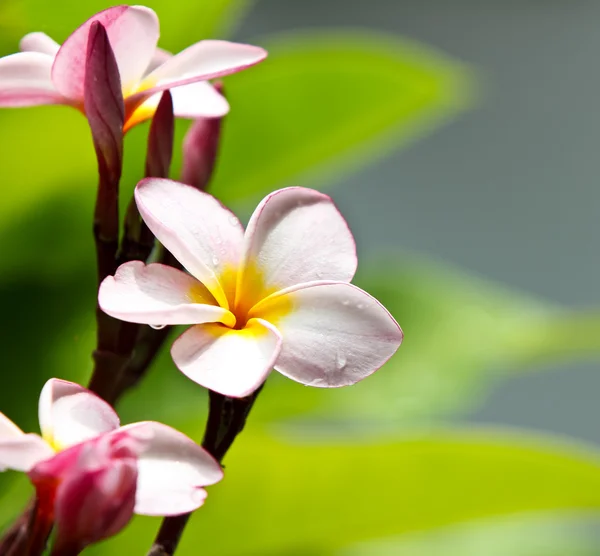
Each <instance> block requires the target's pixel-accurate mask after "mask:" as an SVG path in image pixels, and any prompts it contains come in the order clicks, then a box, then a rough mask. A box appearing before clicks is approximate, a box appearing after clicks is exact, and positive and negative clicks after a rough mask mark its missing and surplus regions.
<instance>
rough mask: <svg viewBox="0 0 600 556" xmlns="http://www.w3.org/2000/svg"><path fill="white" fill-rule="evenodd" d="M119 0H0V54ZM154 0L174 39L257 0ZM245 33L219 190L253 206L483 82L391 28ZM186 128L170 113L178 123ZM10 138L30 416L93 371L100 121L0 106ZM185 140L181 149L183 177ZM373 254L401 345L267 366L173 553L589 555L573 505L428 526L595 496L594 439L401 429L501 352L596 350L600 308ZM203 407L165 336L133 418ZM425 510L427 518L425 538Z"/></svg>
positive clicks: (417, 131)
mask: <svg viewBox="0 0 600 556" xmlns="http://www.w3.org/2000/svg"><path fill="white" fill-rule="evenodd" d="M108 5H109V4H108V3H107V2H105V1H102V0H93V1H91V2H77V1H75V0H59V2H58V6H59V7H58V8H57V5H56V4H50V3H47V2H42V1H41V0H7V2H5V3H2V5H0V31H2V32H1V33H0V53H1V54H6V53H9V52H12V51H14V50H15V47H16V44H17V41H18V38H19V37H20V36H22V35H23V34H24V33H26V32H28V31H32V30H41V31H45V32H47V33H49V34H51V35H52V36H54V37H55V38H56V39H57V40H63V39H64V38H65V37H66V36H67V35H68V33H69V32H70V31H71V30H72V29H73V28H74V26H76V25H77V24H78V23H80V22H81V21H83V20H84V19H85V18H86V17H88V16H89V15H90V14H92V13H93V12H95V11H98V10H100V9H102V8H105V7H107V6H108ZM148 5H149V6H150V7H152V8H153V9H155V10H156V11H157V12H158V14H159V16H160V20H161V30H162V37H161V41H160V45H161V46H163V47H165V48H167V49H169V50H173V51H178V50H180V49H181V48H183V47H185V46H186V45H188V44H191V43H192V42H195V41H196V40H199V39H201V38H206V37H219V38H226V36H225V35H224V33H225V31H232V30H233V29H234V26H235V24H236V22H238V21H239V20H240V17H241V15H242V14H243V11H244V10H245V9H247V8H248V7H250V5H251V2H246V1H242V0H203V1H201V2H192V1H186V2H183V1H182V2H173V1H167V0H154V1H150V2H148ZM254 43H255V44H259V45H261V46H264V47H266V48H267V49H268V50H269V51H270V57H269V59H268V61H267V62H265V63H264V64H263V65H261V66H259V67H257V68H254V69H253V70H251V71H248V72H246V73H243V74H240V75H237V76H232V77H228V78H226V79H225V80H224V85H225V91H226V95H227V98H228V99H229V101H230V102H231V105H232V112H231V114H230V115H229V116H228V117H227V118H226V120H225V125H224V129H223V138H224V142H223V145H222V151H221V154H222V156H221V158H220V160H219V163H218V172H217V176H216V180H215V182H214V184H213V186H214V188H213V189H212V191H213V192H214V193H216V194H217V195H218V196H219V197H220V198H221V199H222V200H224V201H226V202H227V203H232V204H234V206H235V207H236V208H240V209H241V210H242V212H246V213H247V210H248V205H246V204H245V202H246V201H250V200H256V199H257V198H259V197H260V195H262V194H264V193H266V192H268V191H270V190H272V189H274V188H276V187H280V186H286V185H294V184H298V183H301V184H302V185H307V186H315V187H318V188H322V187H325V186H329V185H330V184H332V183H335V182H339V181H340V178H341V177H342V176H343V175H345V174H347V173H348V172H350V171H354V170H357V169H358V168H360V167H361V166H362V165H364V164H366V163H369V162H372V161H374V160H376V159H377V158H378V157H380V156H382V155H383V154H385V153H387V152H389V151H391V150H392V149H393V148H397V147H398V145H399V144H402V143H405V142H407V141H410V140H414V139H417V138H421V137H422V136H423V135H425V134H426V132H429V131H432V130H433V129H434V128H435V126H436V125H437V124H439V123H442V122H443V121H444V119H445V118H448V117H450V116H453V115H455V114H456V113H457V112H458V111H459V110H460V109H463V108H465V107H467V106H469V105H470V103H471V102H472V101H473V94H472V90H471V82H472V77H471V72H470V71H469V70H468V68H465V67H463V66H462V65H461V64H460V63H458V62H456V61H454V60H451V59H448V58H446V57H445V56H444V55H442V54H441V53H438V52H434V51H431V50H430V49H429V48H427V47H426V46H424V45H420V44H416V43H413V42H408V41H405V40H402V39H400V38H398V37H380V36H377V35H375V34H371V33H365V32H355V31H343V32H340V31H337V30H336V31H335V32H334V31H329V30H325V31H319V32H315V31H309V30H305V31H299V32H295V33H293V34H289V35H281V36H277V37H266V38H264V40H261V39H257V40H255V41H254ZM186 128H187V124H186V123H179V124H178V129H177V137H176V144H179V145H180V144H181V138H182V137H183V133H184V131H185V129H186ZM146 132H147V127H144V126H142V127H141V128H139V129H134V130H133V131H132V132H131V133H130V134H129V135H128V137H127V140H126V145H125V158H126V161H125V172H124V178H123V190H124V198H123V200H122V201H123V206H125V205H126V203H127V202H128V200H129V197H130V193H131V191H132V190H133V185H134V184H135V183H136V182H137V181H138V179H139V178H140V177H142V173H143V159H144V156H143V154H144V149H145V136H146ZM0 152H2V165H1V168H0V177H1V178H2V183H3V196H2V202H1V203H0V246H1V250H0V253H1V256H2V266H1V267H0V268H1V270H2V272H1V273H0V306H2V310H3V315H4V316H5V317H4V318H5V319H8V317H7V315H10V326H6V327H3V336H2V344H1V345H2V369H3V371H2V375H1V378H2V384H3V388H2V390H1V391H0V409H1V410H2V411H3V412H4V413H6V414H7V415H8V416H9V417H10V418H11V419H13V420H14V421H16V422H18V423H19V424H20V425H21V426H22V428H23V429H25V430H32V429H33V428H34V426H35V420H36V418H35V415H34V414H33V413H32V412H31V411H30V407H31V405H32V403H35V399H36V398H37V392H38V391H39V389H40V388H41V386H42V384H43V383H44V382H45V380H46V379H47V378H49V377H50V376H59V377H61V378H64V379H68V380H75V381H79V382H82V383H85V382H86V380H87V379H88V377H89V372H90V368H91V360H90V352H91V350H92V348H93V345H94V328H93V326H94V320H93V312H92V306H93V304H94V302H95V297H96V296H95V293H96V292H95V283H94V276H95V270H94V256H93V248H92V237H91V230H90V228H91V225H90V221H91V214H92V205H93V198H94V187H95V183H96V175H95V172H96V170H95V169H96V164H95V158H94V153H93V147H92V144H91V141H90V140H89V131H88V129H87V123H86V122H85V120H84V119H83V118H82V117H81V116H80V115H79V114H77V113H76V112H75V111H73V110H69V109H68V108H63V107H42V108H36V109H27V110H3V111H0ZM180 159H181V153H180V152H177V151H176V153H175V169H176V171H175V173H174V174H173V177H176V176H177V168H178V167H179V166H180ZM400 183H401V180H399V184H400ZM399 186H400V185H399ZM338 191H339V192H340V194H343V189H342V188H341V186H340V188H339V189H338ZM334 197H335V192H334ZM350 224H351V223H350ZM390 226H393V223H390ZM362 255H365V254H364V253H361V252H360V251H359V258H360V261H361V262H360V267H359V275H358V279H357V284H358V285H360V286H361V287H363V288H365V289H367V290H368V291H370V292H372V293H373V294H374V295H375V296H377V297H378V298H379V299H380V300H381V301H382V303H384V305H386V306H387V307H389V308H390V310H391V312H392V313H393V314H394V316H395V317H396V318H397V320H398V321H399V323H400V324H401V326H402V327H403V329H404V331H405V334H406V341H405V344H404V346H403V347H402V348H401V350H400V352H399V353H398V354H397V355H396V356H395V357H394V358H393V359H392V360H391V361H390V363H389V364H388V365H387V366H386V367H384V369H382V370H381V371H380V372H379V373H378V374H376V375H375V376H374V377H372V378H371V379H369V380H367V381H365V382H364V383H362V384H360V385H358V386H355V387H352V388H349V389H346V390H337V391H326V392H324V391H319V390H316V389H305V388H302V387H301V386H299V385H297V384H294V383H291V382H290V381H285V380H283V379H279V377H277V376H273V377H271V378H270V379H269V383H268V385H267V387H266V388H265V390H264V392H263V393H262V394H261V396H260V398H259V401H258V403H257V405H256V408H255V410H253V413H252V416H251V419H250V421H249V425H248V428H247V430H246V431H245V432H244V434H243V435H241V437H240V439H239V440H238V442H236V445H235V446H234V448H233V450H232V452H231V454H230V456H228V457H227V459H226V465H227V473H228V474H227V476H226V479H225V480H224V481H223V483H222V484H221V485H219V486H218V487H216V488H213V489H212V490H211V496H210V501H209V503H208V504H207V505H206V507H205V508H204V509H203V510H202V511H201V512H199V513H198V515H196V516H195V517H194V518H193V520H192V523H191V526H190V527H189V528H188V529H187V531H186V533H185V535H184V541H183V544H182V547H181V550H180V551H179V552H178V554H182V555H185V554H188V555H190V556H191V555H194V554H197V553H198V550H199V548H198V547H202V554H205V555H206V556H211V555H213V554H214V555H217V554H218V555H220V556H228V555H231V556H234V555H239V554H244V555H249V556H251V555H253V554H256V555H257V556H258V555H261V556H265V555H267V556H270V555H273V556H275V555H288V556H299V555H302V556H332V555H335V556H362V555H363V554H369V555H374V556H388V554H399V555H403V554H410V555H411V556H413V555H414V556H438V554H444V556H446V555H450V556H453V555H454V553H456V554H457V555H458V554H460V555H461V556H463V555H464V556H471V554H473V556H475V554H480V553H482V551H481V550H478V549H477V547H478V546H479V545H478V544H477V543H479V542H481V543H482V544H484V545H485V546H486V549H485V551H484V552H485V554H490V555H491V556H496V553H494V552H488V550H487V547H488V546H493V547H496V548H498V547H499V546H500V545H499V544H498V539H502V540H503V541H505V544H504V545H503V547H504V548H503V551H500V549H499V548H498V551H497V554H498V556H500V554H502V556H505V555H506V556H508V555H509V554H510V555H511V556H512V555H516V556H559V555H562V554H569V555H576V556H588V555H589V554H591V553H592V552H591V550H588V548H589V546H591V545H592V544H593V543H592V541H590V542H589V543H588V542H587V537H585V536H584V535H583V534H580V533H579V532H576V533H574V532H573V531H578V530H577V529H576V527H577V525H576V524H577V523H578V521H576V520H575V519H573V520H572V521H562V520H561V521H560V523H561V524H564V527H563V526H562V525H561V526H560V527H559V526H558V525H557V524H558V523H559V522H558V521H556V520H555V519H538V518H535V517H534V518H532V520H525V521H521V518H519V517H517V518H515V520H516V521H515V523H516V524H512V525H511V524H508V525H507V524H503V523H500V524H495V523H492V522H490V523H491V524H490V523H484V525H483V526H482V527H481V528H480V526H479V523H478V522H473V523H472V524H470V525H468V526H467V525H464V526H461V528H460V529H459V528H457V529H444V530H437V528H439V527H440V526H447V525H451V524H456V523H460V522H464V521H467V520H471V519H474V518H487V517H491V516H496V515H505V514H518V513H519V512H526V511H527V512H529V511H537V510H565V509H567V510H571V509H586V510H588V509H598V508H600V463H599V462H600V459H599V457H600V456H598V455H597V454H596V453H592V451H591V450H590V449H588V448H581V447H578V446H573V445H571V444H570V443H568V442H557V441H554V440H552V439H548V440H543V439H536V438H535V437H534V436H531V435H523V434H521V433H508V432H504V433H502V434H500V433H496V432H493V431H488V430H482V431H477V432H472V431H465V432H461V431H458V432H452V431H449V430H440V431H438V432H435V431H433V432H432V431H423V430H422V429H417V431H416V432H413V433H412V435H410V436H408V437H407V436H406V434H407V433H406V429H407V428H409V427H411V426H413V425H416V424H419V425H423V423H425V422H428V421H430V420H431V419H433V418H436V417H439V416H440V415H441V416H445V415H448V414H451V413H452V412H454V411H458V410H461V409H464V408H465V407H468V406H469V405H473V404H476V403H477V402H478V401H479V399H480V396H479V395H478V394H479V393H480V392H482V391H484V389H485V387H486V386H489V385H490V384H491V381H490V378H491V377H492V376H496V374H495V373H494V374H492V373H493V372H494V371H497V370H504V369H514V370H515V371H520V370H522V369H526V368H527V365H528V364H529V363H530V362H533V361H545V360H548V359H550V358H555V357H557V356H581V355H583V354H589V353H594V354H596V355H597V353H598V351H599V347H598V345H597V343H598V342H597V339H596V338H598V337H600V330H599V328H600V327H599V325H598V323H597V319H596V318H595V317H594V315H593V314H590V316H580V315H565V314H563V312H562V311H561V310H560V309H559V308H555V307H553V306H550V305H549V304H547V303H545V302H543V301H540V300H533V299H530V298H528V297H527V296H524V295H521V294H518V293H514V292H511V291H507V290H505V289H503V288H500V287H499V286H497V285H494V284H491V283H485V282H483V281H480V280H478V279H474V278H472V277H469V276H467V275H465V274H463V273H461V272H457V271H454V270H449V269H447V268H445V267H443V266H441V265H437V264H436V265H432V264H430V263H425V262H423V261H422V260H421V259H419V258H415V257H407V256H406V255H401V254H399V253H387V254H386V257H385V259H380V261H383V262H379V263H374V261H375V260H376V258H375V257H371V261H370V262H369V261H368V260H365V257H364V256H362ZM15 392H18V395H15ZM205 406H206V400H205V395H204V393H203V392H202V391H201V389H200V388H197V387H195V386H193V385H191V383H190V382H189V381H188V380H187V379H186V378H185V377H183V376H181V375H179V374H178V373H176V372H175V370H174V368H173V364H172V362H171V360H170V358H169V356H168V354H167V353H163V355H162V356H161V358H160V360H159V362H158V364H157V365H156V366H155V367H154V368H153V370H152V372H151V373H150V374H149V376H148V377H147V379H146V380H145V381H144V382H143V383H142V384H141V386H140V387H139V388H138V389H137V390H136V391H134V392H132V393H131V394H129V395H128V396H127V397H126V398H125V399H124V400H123V404H122V405H121V406H120V407H119V413H120V414H121V415H122V417H123V421H125V422H131V421H136V420H142V419H153V420H162V421H165V422H166V423H168V424H170V425H173V426H176V427H177V428H180V429H181V430H182V431H183V432H185V433H186V434H188V435H190V436H191V437H192V438H194V439H200V438H201V435H202V430H203V423H204V419H205V416H206V409H205ZM399 428H402V429H404V430H403V433H402V434H403V435H404V436H398V429H399ZM28 494H29V490H28V486H27V484H26V482H24V481H20V480H18V479H16V477H15V476H14V475H11V474H8V473H5V474H4V475H3V476H1V477H0V527H3V526H4V525H6V524H7V523H8V522H9V521H10V519H11V518H12V517H13V516H14V515H15V513H16V512H17V511H18V510H19V504H20V503H21V502H20V501H23V503H24V501H25V500H26V498H27V496H28ZM17 501H19V503H17ZM157 527H158V520H155V519H151V518H137V519H136V520H135V521H134V523H133V524H132V525H131V526H130V527H128V528H127V530H126V531H125V532H124V533H123V534H122V535H120V536H119V537H118V538H116V539H114V540H112V541H108V542H107V543H104V544H102V545H99V546H97V547H93V548H91V549H89V551H88V552H87V553H89V554H96V555H103V554H106V555H108V554H115V553H116V554H121V553H128V552H130V553H132V554H133V553H135V554H142V553H144V549H146V548H147V547H148V546H149V544H150V539H151V538H152V536H153V534H154V532H155V530H156V528H157ZM417 530H418V531H424V532H423V533H420V535H419V536H418V537H417V536H414V531H417ZM233 531H235V534H231V532H233ZM428 531H433V532H431V533H428ZM404 533H410V534H409V535H403V534H404ZM380 539H383V540H380ZM508 539H514V542H513V543H512V544H511V542H510V541H509V540H508ZM532 539H545V540H548V539H555V542H543V543H540V544H539V545H536V544H535V540H532ZM367 542H368V543H369V544H365V543H367ZM372 543H375V544H372ZM440 545H441V546H442V547H443V548H442V549H440ZM446 549H447V550H446ZM453 551H454V552H453Z"/></svg>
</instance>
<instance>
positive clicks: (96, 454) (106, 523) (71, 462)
mask: <svg viewBox="0 0 600 556" xmlns="http://www.w3.org/2000/svg"><path fill="white" fill-rule="evenodd" d="M137 450H138V447H137V446H136V440H135V439H131V438H128V437H127V436H125V435H123V436H122V437H120V438H118V437H116V438H115V437H112V438H107V437H106V436H103V437H99V438H98V439H97V440H96V441H92V442H85V443H83V444H79V445H76V446H73V447H72V448H71V449H68V450H65V451H64V452H61V453H60V454H58V455H57V456H56V457H54V458H53V459H52V460H50V461H48V462H44V463H42V464H39V465H38V466H36V468H35V469H34V470H32V472H31V473H30V475H31V477H32V479H33V480H34V483H35V484H36V487H37V488H38V491H39V490H40V489H46V491H47V488H48V485H52V484H54V485H55V490H54V518H55V523H56V530H57V533H56V540H55V544H54V552H55V553H57V554H63V553H64V554H70V553H79V552H80V551H81V550H83V549H84V548H85V547H86V546H87V545H89V544H92V543H95V542H98V541H100V540H102V539H105V538H107V537H110V536H112V535H115V534H117V533H118V532H119V531H121V529H123V527H125V525H127V523H128V522H129V520H130V519H131V516H132V515H133V510H134V506H135V494H136V484H137V459H136V458H137Z"/></svg>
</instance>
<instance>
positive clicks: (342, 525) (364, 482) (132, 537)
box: [89, 427, 600, 556]
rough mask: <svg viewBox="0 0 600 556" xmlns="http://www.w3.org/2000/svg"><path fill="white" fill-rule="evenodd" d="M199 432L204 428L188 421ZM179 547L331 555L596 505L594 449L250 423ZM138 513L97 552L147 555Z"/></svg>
mask: <svg viewBox="0 0 600 556" xmlns="http://www.w3.org/2000/svg"><path fill="white" fill-rule="evenodd" d="M183 430H185V431H186V432H187V433H188V434H192V435H193V436H196V437H197V434H198V430H197V428H190V427H184V428H183ZM226 464H227V473H226V477H225V479H224V481H223V483H222V484H220V485H218V486H216V487H214V488H211V489H210V493H209V498H208V502H207V504H206V506H205V507H204V508H203V509H202V510H201V511H199V512H197V514H196V515H195V517H194V518H193V519H192V521H191V523H190V524H189V526H188V528H187V529H186V533H185V535H184V538H183V543H182V546H181V549H180V550H178V554H180V555H181V556H185V555H186V554H187V555H190V556H192V555H196V554H198V547H202V554H203V555H204V556H217V555H219V556H234V555H235V556H239V555H240V554H244V555H245V556H250V555H256V556H258V555H262V556H264V555H265V554H273V555H275V554H277V555H280V554H309V555H316V554H318V555H331V554H332V553H334V552H335V551H336V549H340V548H342V547H344V546H348V545H350V544H353V543H355V542H359V541H362V540H368V539H375V538H381V537H384V536H391V535H398V534H402V533H407V532H411V531H418V530H426V529H432V528H436V527H440V526H443V525H449V524H453V523H460V522H463V521H466V520H470V519H475V518H482V517H488V516H495V515H508V514H512V513H515V512H525V511H533V510H559V509H561V510H571V509H598V508H600V458H599V457H598V454H596V453H592V452H590V451H589V450H588V449H587V448H581V447H578V446H573V445H569V444H565V443H562V442H556V441H548V440H542V439H539V438H536V437H531V436H526V435H524V434H519V435H515V434H512V435H511V434H506V433H498V432H495V431H492V430H485V429H484V430H481V431H479V432H470V433H459V432H454V433H450V432H439V433H431V434H424V435H419V436H414V437H412V438H407V439H405V440H402V441H389V440H386V439H385V438H373V439H372V440H371V443H370V444H369V445H366V446H365V445H362V446H360V445H352V444H347V443H343V442H337V443H333V444H314V443H308V442H307V443H301V444H293V443H289V442H284V441H282V440H275V439H273V438H271V437H269V436H268V435H265V434H261V433H260V432H259V431H257V430H256V427H249V428H248V430H247V432H246V431H245V432H244V433H243V434H242V436H241V437H240V439H239V441H238V442H236V445H235V447H234V449H233V451H232V453H231V455H230V456H228V458H227V460H226ZM157 526H158V520H156V519H138V520H136V521H135V522H134V523H133V524H132V525H131V526H130V527H129V528H128V529H127V530H126V531H125V533H124V534H123V535H121V536H119V537H117V538H116V539H114V540H113V541H110V542H107V543H106V544H105V545H103V546H102V547H97V548H95V549H93V550H90V551H89V554H128V553H131V554H143V553H144V549H147V547H148V546H149V545H150V543H151V539H152V538H153V535H154V533H155V531H156V528H157Z"/></svg>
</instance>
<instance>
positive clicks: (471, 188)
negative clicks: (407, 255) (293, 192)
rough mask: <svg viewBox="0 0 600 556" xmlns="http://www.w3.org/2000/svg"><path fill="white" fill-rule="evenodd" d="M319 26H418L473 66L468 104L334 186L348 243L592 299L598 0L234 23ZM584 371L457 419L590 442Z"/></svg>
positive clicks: (405, 30)
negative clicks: (352, 239) (477, 87)
mask: <svg viewBox="0 0 600 556" xmlns="http://www.w3.org/2000/svg"><path fill="white" fill-rule="evenodd" d="M321 26H322V27H331V26H335V27H339V26H351V27H367V28H374V29H380V30H383V31H386V32H392V33H398V34H400V35H403V36H405V37H409V38H412V39H416V40H418V41H422V42H424V43H426V44H428V45H431V46H433V47H436V48H438V49H440V50H442V51H444V52H445V53H447V54H448V55H450V56H452V57H454V58H457V59H459V60H462V61H464V62H466V63H467V64H469V65H471V66H473V67H474V68H475V69H476V70H477V72H478V74H479V78H480V81H481V86H482V99H481V101H480V104H479V106H478V107H477V108H476V109H475V110H473V111H471V112H468V113H466V114H464V115H462V116H461V117H459V118H458V119H457V120H456V121H454V122H452V123H451V124H450V125H447V126H445V127H443V128H442V129H441V130H438V131H436V132H435V133H434V134H432V135H430V136H428V137H426V138H425V139H424V140H422V141H419V142H417V143H416V144H414V145H412V146H411V147H409V148H408V149H405V150H403V151H402V152H399V153H395V154H393V155H391V156H389V157H387V158H386V159H385V160H384V161H382V162H380V163H378V164H377V165H376V166H375V167H369V168H367V169H365V170H364V171H362V172H359V173H356V174H355V175H353V176H352V177H350V178H347V179H345V180H344V184H343V185H342V186H338V188H337V189H336V192H335V198H336V201H337V202H338V203H339V204H340V205H341V208H342V210H343V212H344V213H345V215H346V216H347V218H348V219H349V220H350V221H351V222H352V227H353V230H354V233H355V234H356V235H357V236H358V237H359V238H360V239H361V250H362V251H363V252H368V250H369V249H370V248H371V247H372V248H375V249H381V248H382V247H384V246H395V247H398V246H400V247H402V248H403V249H409V250H417V251H420V252H423V253H426V254H428V255H430V256H433V257H436V258H439V259H441V260H445V261H449V262H451V263H453V264H457V265H460V266H462V267H464V268H465V269H467V270H469V271H470V272H473V273H475V274H479V275H481V276H484V277H488V278H491V279H493V280H497V281H501V282H503V283H505V284H507V285H509V286H511V287H514V288H518V289H521V290H523V291H525V292H530V293H533V294H535V295H538V296H543V297H546V298H548V299H550V300H553V301H555V302H558V303H562V304H565V305H569V306H579V307H582V306H586V305H591V304H599V302H600V264H599V259H598V251H597V247H596V246H597V244H598V242H597V238H598V237H599V235H600V225H599V223H598V214H599V213H600V189H599V188H598V185H597V182H598V176H600V155H599V152H600V109H599V108H600V61H599V60H598V53H599V52H600V3H598V2H594V1H577V0H570V1H568V2H565V1H563V0H535V1H534V0H529V1H527V0H520V1H517V0H413V1H405V0H370V1H369V2H365V1H364V0H259V2H258V3H257V5H256V6H255V8H254V9H253V10H252V11H251V12H250V14H249V17H248V18H247V19H246V20H245V22H244V23H243V24H242V26H241V28H240V29H239V31H238V33H237V38H238V39H241V40H251V39H252V38H255V37H256V36H257V35H260V34H264V33H267V32H273V31H284V30H291V29H299V28H305V27H311V28H315V27H321ZM368 184H376V187H377V191H378V192H380V194H377V195H374V194H373V190H372V189H371V188H370V187H369V185H368ZM390 223H393V225H390ZM390 231H391V233H390ZM599 371H600V369H599V368H598V365H597V364H594V363H590V364H577V365H575V364H573V365H569V366H567V365H564V364H561V365H557V366H556V367H555V368H551V369H548V368H546V369H544V372H543V373H533V374H528V375H524V376H521V377H518V378H511V379H510V380H506V381H504V382H502V383H500V385H499V386H497V387H496V388H495V389H494V391H493V392H492V393H491V395H490V396H489V397H488V398H487V400H486V401H485V403H484V404H483V406H482V407H481V408H480V409H479V410H478V411H477V412H475V413H474V414H472V415H471V416H470V417H469V419H470V420H475V421H477V422H494V423H502V424H510V425H519V426H526V427H532V428H537V429H542V430H550V431H555V432H559V433H565V434H569V435H571V436H575V437H578V438H582V439H587V440H593V441H596V442H600V423H599V421H600V410H599V409H598V405H597V399H598V393H599V392H600V372H599Z"/></svg>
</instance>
